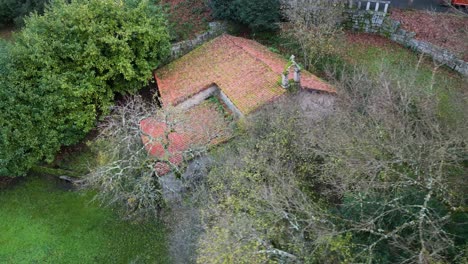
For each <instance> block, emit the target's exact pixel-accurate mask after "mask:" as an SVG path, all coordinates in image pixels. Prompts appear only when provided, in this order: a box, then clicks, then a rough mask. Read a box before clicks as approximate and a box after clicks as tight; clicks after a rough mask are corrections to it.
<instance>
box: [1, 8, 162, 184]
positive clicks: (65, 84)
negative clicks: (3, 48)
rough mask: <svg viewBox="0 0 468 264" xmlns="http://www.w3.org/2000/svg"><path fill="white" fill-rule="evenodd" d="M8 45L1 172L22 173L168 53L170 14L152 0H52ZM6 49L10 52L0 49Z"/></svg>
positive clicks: (79, 132) (73, 137)
mask: <svg viewBox="0 0 468 264" xmlns="http://www.w3.org/2000/svg"><path fill="white" fill-rule="evenodd" d="M25 22H26V25H25V27H24V29H23V30H22V31H21V32H20V33H19V34H18V35H17V36H16V38H15V42H14V44H12V45H10V46H8V48H7V50H8V52H7V53H6V56H7V57H8V59H7V60H6V61H4V62H3V63H2V64H3V65H4V66H1V68H3V69H4V70H3V71H7V73H6V74H5V76H6V78H2V81H1V82H0V85H1V87H0V88H1V89H0V120H1V121H0V122H1V138H0V164H1V165H2V166H1V171H0V175H4V176H5V175H7V176H18V175H24V174H25V172H26V171H27V170H28V169H29V168H31V166H32V165H34V164H35V163H37V162H39V161H42V160H45V161H48V162H50V161H52V160H53V159H54V155H55V154H56V153H57V151H58V150H59V149H60V147H61V146H63V145H71V144H74V143H77V142H78V141H79V140H81V139H82V138H83V137H84V136H85V135H86V134H87V133H88V132H89V131H90V130H91V129H92V128H94V127H95V122H96V117H98V116H100V115H104V114H106V113H108V112H109V109H110V107H111V106H112V103H113V98H114V94H115V93H132V92H135V91H136V90H137V89H139V88H140V87H142V86H143V85H144V84H145V83H147V80H148V79H150V77H151V72H152V69H154V68H155V67H157V66H158V64H159V63H160V62H161V61H162V60H163V59H164V58H165V57H166V56H167V55H168V54H169V48H170V43H169V34H168V32H167V29H166V20H165V17H164V16H163V14H162V12H161V10H160V9H159V7H158V6H155V5H153V4H152V3H151V2H150V1H133V0H128V1H125V2H124V1H114V0H99V1H98V0H80V1H73V2H72V3H70V4H68V3H67V2H66V1H65V0H60V1H54V2H53V4H52V5H51V7H50V9H48V10H46V12H45V13H44V15H43V16H40V15H37V14H33V15H31V17H29V18H27V19H26V21H25ZM3 54H4V55H5V52H4V53H3Z"/></svg>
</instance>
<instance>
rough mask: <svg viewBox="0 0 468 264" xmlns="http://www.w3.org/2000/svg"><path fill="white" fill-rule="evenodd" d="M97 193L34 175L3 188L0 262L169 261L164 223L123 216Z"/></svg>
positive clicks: (0, 220) (0, 214)
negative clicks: (67, 187) (126, 219)
mask: <svg viewBox="0 0 468 264" xmlns="http://www.w3.org/2000/svg"><path fill="white" fill-rule="evenodd" d="M92 196H93V195H92V193H90V192H81V191H80V192H77V191H67V190H65V189H60V188H59V187H58V186H57V184H56V183H55V182H54V181H50V180H45V179H43V178H39V177H30V178H28V179H27V180H24V181H23V182H21V183H19V184H18V185H16V186H14V187H12V188H10V189H7V190H0V263H15V264H16V263H130V262H132V263H168V262H169V258H168V253H167V248H166V244H165V230H164V227H163V225H162V224H158V223H154V224H141V223H140V224H132V223H129V222H123V221H120V220H118V217H117V215H116V214H115V213H113V212H112V211H111V210H110V209H108V208H100V207H99V206H98V205H97V204H95V203H91V202H90V200H91V199H92Z"/></svg>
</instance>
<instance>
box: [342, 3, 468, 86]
mask: <svg viewBox="0 0 468 264" xmlns="http://www.w3.org/2000/svg"><path fill="white" fill-rule="evenodd" d="M351 1H352V0H351ZM358 2H359V3H360V2H367V4H366V8H365V9H363V8H362V7H361V6H360V5H359V4H358V5H357V7H358V8H352V9H349V10H347V11H346V21H345V27H346V28H348V29H351V30H353V31H360V32H366V33H373V34H378V35H381V36H384V37H387V38H390V39H391V40H393V41H395V42H397V43H399V44H401V45H404V46H405V47H408V48H411V49H413V50H415V51H417V52H420V53H423V54H427V55H428V56H430V57H432V58H433V59H434V60H435V61H437V62H438V63H441V64H444V65H446V66H447V67H449V68H451V69H453V70H455V71H457V72H459V73H461V74H462V75H464V76H467V77H468V62H466V61H464V60H463V59H461V58H458V57H457V56H456V55H455V54H453V53H452V52H450V51H448V50H446V49H444V48H441V47H438V46H436V45H433V44H431V43H429V42H426V41H422V40H417V39H415V36H416V33H414V32H409V31H406V30H403V29H402V28H400V22H398V21H395V20H393V19H391V18H390V17H389V16H388V14H387V13H386V11H387V10H386V9H384V10H383V11H380V10H379V9H378V6H377V4H376V3H375V2H381V3H382V2H383V3H386V2H388V1H375V0H374V1H358ZM370 2H373V3H375V8H374V9H372V8H371V6H370V4H369V3H370ZM379 6H380V5H379ZM350 7H356V6H355V5H352V4H350ZM376 10H378V11H376Z"/></svg>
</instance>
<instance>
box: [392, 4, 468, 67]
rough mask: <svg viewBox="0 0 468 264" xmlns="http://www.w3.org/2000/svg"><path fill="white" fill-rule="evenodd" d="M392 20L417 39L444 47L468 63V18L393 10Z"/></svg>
mask: <svg viewBox="0 0 468 264" xmlns="http://www.w3.org/2000/svg"><path fill="white" fill-rule="evenodd" d="M390 16H391V18H392V19H394V20H397V21H400V22H401V26H402V27H403V29H405V30H408V31H412V32H415V33H416V39H418V40H422V41H427V42H429V43H432V44H434V45H437V46H439V47H443V48H445V49H447V50H449V51H451V52H453V53H455V54H457V55H458V56H460V57H461V58H463V59H464V60H465V61H468V16H466V15H465V16H464V15H456V14H449V13H435V12H430V11H420V10H401V9H393V10H392V13H391V15H390Z"/></svg>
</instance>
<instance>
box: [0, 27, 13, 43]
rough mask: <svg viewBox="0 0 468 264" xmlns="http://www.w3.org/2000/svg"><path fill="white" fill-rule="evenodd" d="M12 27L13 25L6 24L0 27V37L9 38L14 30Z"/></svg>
mask: <svg viewBox="0 0 468 264" xmlns="http://www.w3.org/2000/svg"><path fill="white" fill-rule="evenodd" d="M14 29H15V28H14V27H13V26H6V27H1V28H0V38H2V39H6V40H11V38H12V36H13V32H14Z"/></svg>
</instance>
